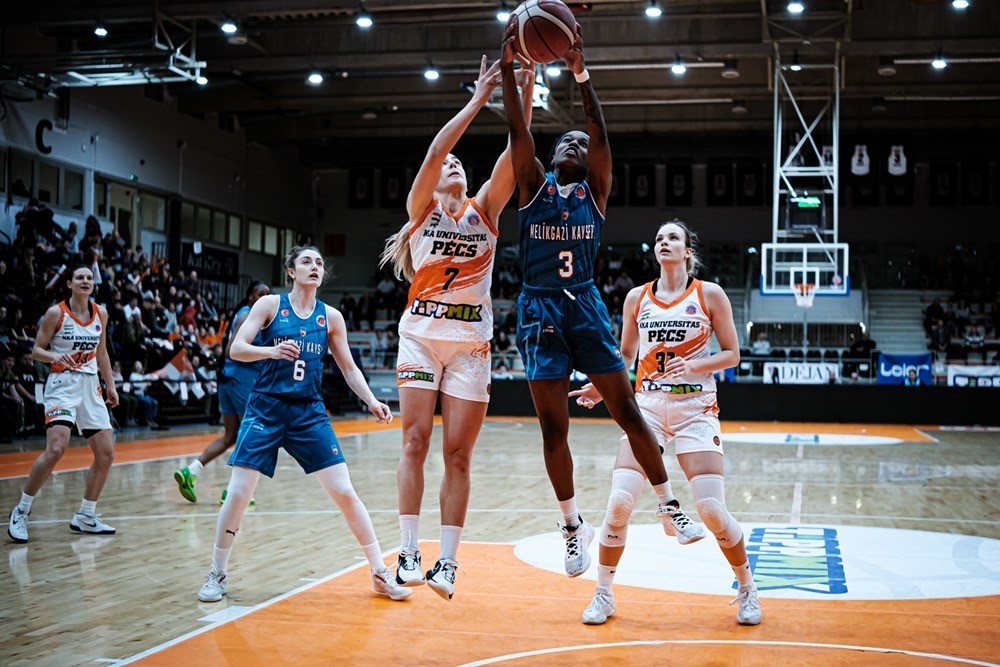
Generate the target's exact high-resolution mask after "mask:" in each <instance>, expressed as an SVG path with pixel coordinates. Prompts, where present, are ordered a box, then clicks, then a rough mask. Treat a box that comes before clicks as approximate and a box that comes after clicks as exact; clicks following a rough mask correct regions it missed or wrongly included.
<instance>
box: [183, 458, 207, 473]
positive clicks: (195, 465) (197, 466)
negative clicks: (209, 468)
mask: <svg viewBox="0 0 1000 667" xmlns="http://www.w3.org/2000/svg"><path fill="white" fill-rule="evenodd" d="M204 467H205V466H203V465H202V464H201V461H199V460H198V459H195V460H194V461H192V462H191V463H189V464H188V467H187V469H188V472H189V473H191V476H192V477H197V476H198V475H199V474H200V473H201V471H202V469H204Z"/></svg>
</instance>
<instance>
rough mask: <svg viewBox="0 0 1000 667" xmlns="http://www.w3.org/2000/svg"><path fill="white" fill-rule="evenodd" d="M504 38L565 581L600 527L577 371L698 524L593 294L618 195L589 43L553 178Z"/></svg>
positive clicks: (530, 372) (522, 310) (527, 325)
mask: <svg viewBox="0 0 1000 667" xmlns="http://www.w3.org/2000/svg"><path fill="white" fill-rule="evenodd" d="M515 30H516V24H514V25H511V26H510V28H509V29H508V31H507V33H506V34H505V35H504V42H503V51H502V54H501V58H500V70H501V73H502V77H503V84H502V85H503V100H504V108H505V111H506V113H507V121H508V124H509V125H510V143H511V158H512V160H513V164H514V175H515V178H516V179H517V184H518V192H519V198H520V201H519V204H518V205H519V207H520V211H519V218H520V250H521V253H520V260H521V266H522V273H523V275H524V286H523V289H522V292H521V295H520V296H519V297H518V331H517V346H518V350H519V351H520V353H521V357H522V359H523V361H524V368H525V374H526V375H527V378H528V387H529V388H530V390H531V398H532V401H533V402H534V404H535V411H536V412H537V414H538V420H539V422H540V425H541V428H542V440H543V446H544V455H545V468H546V471H547V472H548V475H549V480H550V481H551V483H552V487H553V490H554V491H555V494H556V499H557V500H558V501H559V507H560V510H561V511H562V515H563V524H562V533H563V537H564V538H565V540H566V556H565V566H566V574H568V575H569V576H571V577H575V576H579V575H581V574H583V573H584V572H585V571H586V570H587V568H588V567H589V566H590V554H589V553H588V547H589V546H590V543H591V542H592V541H593V539H594V529H593V527H592V526H591V525H590V524H589V523H587V522H586V521H584V520H583V517H582V516H580V514H579V512H578V510H577V506H576V498H575V491H574V485H573V456H572V453H571V452H570V449H569V441H568V437H569V406H568V405H567V401H566V395H567V392H568V390H569V378H570V375H571V374H572V372H573V370H574V369H576V370H578V371H580V372H583V373H587V374H588V376H589V379H590V381H591V382H592V383H593V384H594V386H595V387H597V389H598V391H600V393H601V395H602V396H603V397H604V401H605V404H606V405H607V407H608V411H609V412H610V413H611V416H612V417H613V418H614V420H615V421H616V422H617V423H618V425H619V426H621V427H622V429H623V430H624V431H625V433H626V434H627V435H628V437H629V443H630V444H631V446H632V450H633V453H634V454H635V458H636V461H637V462H638V463H639V464H640V465H641V466H642V469H643V470H644V471H645V473H646V476H647V477H648V478H649V481H650V482H651V483H652V484H653V490H654V492H655V493H656V496H657V498H658V500H659V503H660V505H661V507H662V511H663V512H665V513H670V514H673V515H677V517H678V521H679V522H680V523H681V524H682V525H685V526H691V529H692V530H694V529H697V530H698V531H700V528H698V527H697V526H695V525H694V524H691V522H690V520H688V519H687V517H686V516H684V514H683V512H681V510H680V504H679V503H678V502H677V500H676V499H675V498H674V495H673V492H672V490H671V488H670V482H669V481H668V479H667V472H666V469H665V468H664V466H663V459H662V458H661V456H660V450H659V447H658V446H657V443H656V440H655V438H654V437H653V434H652V432H651V431H650V429H649V427H648V426H647V425H646V424H645V422H644V421H643V419H642V414H641V413H640V411H639V407H638V405H637V404H636V401H635V396H634V394H633V392H632V387H631V385H630V383H629V378H628V373H627V372H626V370H625V364H624V362H623V361H622V358H621V351H620V350H619V348H618V344H617V341H616V340H615V338H614V335H613V334H612V332H611V326H610V319H611V318H610V316H609V315H608V311H607V308H606V307H605V306H604V303H603V302H602V301H601V298H600V294H599V293H598V291H597V288H596V287H595V286H594V281H593V265H594V257H595V255H596V253H597V249H598V244H599V243H600V234H601V231H602V228H603V225H604V216H605V212H606V209H607V203H608V195H609V194H610V192H611V164H612V160H611V147H610V145H609V143H608V135H607V129H606V128H605V125H604V115H603V113H602V112H601V105H600V103H599V102H598V100H597V94H596V93H595V92H594V87H593V85H592V84H591V81H590V74H589V73H588V72H587V69H586V67H585V66H584V58H583V39H582V38H581V37H580V35H579V26H578V27H577V40H576V44H575V45H574V47H573V48H572V49H571V50H570V51H569V52H568V53H567V54H566V56H565V61H566V65H567V66H568V68H569V69H570V70H571V71H572V72H573V74H574V76H575V78H576V80H577V82H578V83H579V85H580V93H581V99H582V102H583V110H584V113H585V114H586V116H587V132H581V131H578V130H574V131H571V132H567V133H566V134H564V135H563V136H562V137H560V138H559V140H558V141H557V142H556V145H555V148H554V149H553V151H552V159H551V162H552V171H551V172H548V173H546V170H545V169H544V168H543V166H542V163H541V162H540V161H539V160H538V159H537V158H536V157H535V141H534V138H533V137H532V136H531V132H530V131H529V130H528V127H527V124H526V123H525V119H524V114H523V112H522V110H521V108H520V105H519V100H518V96H517V88H516V86H515V82H514V44H513V43H514V31H515Z"/></svg>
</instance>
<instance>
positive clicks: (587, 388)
mask: <svg viewBox="0 0 1000 667" xmlns="http://www.w3.org/2000/svg"><path fill="white" fill-rule="evenodd" d="M569 396H570V398H572V397H574V396H575V397H576V404H577V405H579V406H581V407H584V408H587V409H588V410H591V409H593V407H594V406H595V405H597V404H598V403H600V402H601V401H603V400H604V397H603V396H601V394H600V392H598V391H597V389H596V388H595V387H594V385H593V383H591V382H588V383H587V384H585V385H583V386H582V387H580V388H579V389H576V390H574V391H571V392H569Z"/></svg>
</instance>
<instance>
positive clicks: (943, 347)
mask: <svg viewBox="0 0 1000 667" xmlns="http://www.w3.org/2000/svg"><path fill="white" fill-rule="evenodd" d="M928 333H929V335H930V341H931V342H930V344H929V345H928V346H927V347H928V348H930V349H931V350H934V351H935V352H947V351H948V346H949V344H950V343H951V334H950V333H949V332H948V325H946V324H945V322H944V320H934V322H933V323H932V324H931V328H930V331H929V332H928Z"/></svg>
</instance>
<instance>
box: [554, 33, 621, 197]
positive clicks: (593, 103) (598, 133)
mask: <svg viewBox="0 0 1000 667" xmlns="http://www.w3.org/2000/svg"><path fill="white" fill-rule="evenodd" d="M564 60H565V61H566V65H567V67H569V69H570V71H572V72H573V76H574V77H576V80H577V82H578V83H579V84H580V94H581V97H582V101H583V111H584V113H585V114H586V115H587V134H588V135H589V136H590V142H589V144H588V146H587V162H588V163H589V165H590V174H589V175H588V176H587V182H588V183H589V184H590V191H591V192H592V193H593V195H594V201H595V202H597V208H598V209H600V211H601V213H606V212H607V207H608V195H610V194H611V166H612V161H611V145H610V144H609V143H608V128H607V127H606V126H605V124H604V112H603V111H602V110H601V103H600V101H599V100H598V99H597V92H596V91H595V90H594V85H593V83H592V82H591V81H590V72H588V71H587V67H586V65H585V64H584V62H583V37H582V36H581V34H580V26H579V25H577V26H576V43H575V44H573V48H572V49H570V50H569V51H568V52H567V53H566V56H565V57H564Z"/></svg>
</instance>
